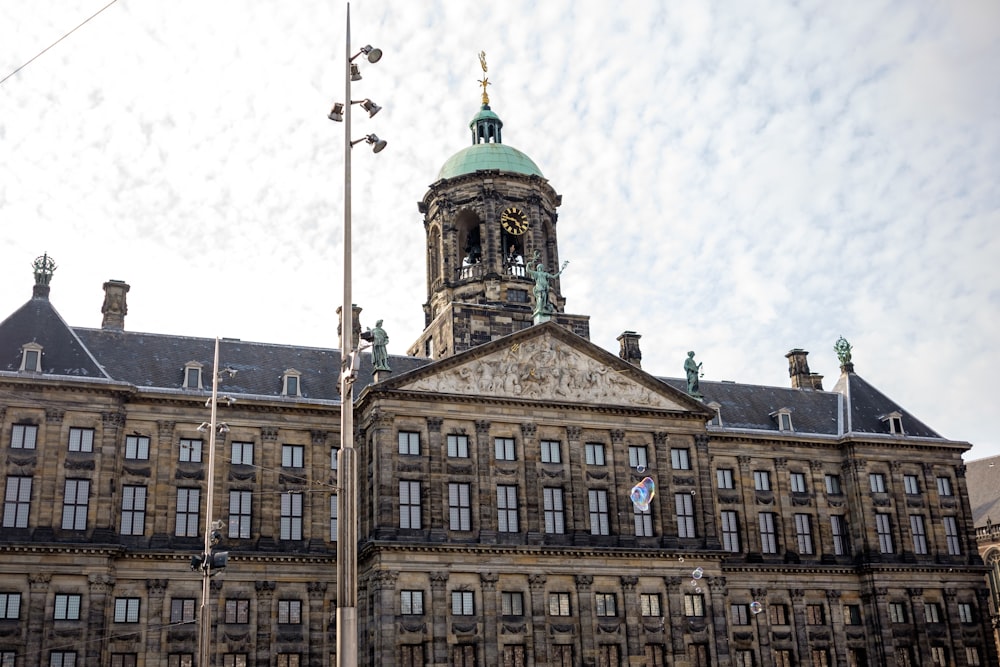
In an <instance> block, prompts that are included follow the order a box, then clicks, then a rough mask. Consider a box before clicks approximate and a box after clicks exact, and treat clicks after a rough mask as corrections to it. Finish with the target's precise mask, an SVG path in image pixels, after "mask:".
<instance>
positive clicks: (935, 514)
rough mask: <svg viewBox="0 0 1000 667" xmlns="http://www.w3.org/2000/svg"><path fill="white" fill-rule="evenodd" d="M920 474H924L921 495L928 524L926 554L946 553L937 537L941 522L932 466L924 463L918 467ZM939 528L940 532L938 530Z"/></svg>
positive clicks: (941, 526)
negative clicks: (925, 506) (925, 505)
mask: <svg viewBox="0 0 1000 667" xmlns="http://www.w3.org/2000/svg"><path fill="white" fill-rule="evenodd" d="M920 468H921V472H923V474H924V479H923V485H924V488H923V491H924V493H923V495H924V498H925V499H926V500H927V513H928V518H929V519H930V522H929V523H928V525H927V526H926V530H925V533H926V534H927V553H928V554H938V553H948V551H947V550H946V549H945V545H944V544H943V543H942V542H941V540H940V538H939V537H938V534H939V532H940V533H941V535H942V536H943V532H941V530H943V525H942V521H941V497H940V496H938V490H937V477H936V476H935V475H934V465H933V464H931V463H924V464H923V465H921V466H920ZM939 528H940V529H941V530H939Z"/></svg>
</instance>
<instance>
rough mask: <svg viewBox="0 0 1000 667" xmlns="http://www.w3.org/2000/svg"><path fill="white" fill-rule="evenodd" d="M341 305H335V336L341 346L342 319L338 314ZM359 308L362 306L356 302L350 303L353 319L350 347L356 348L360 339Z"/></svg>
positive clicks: (341, 307)
mask: <svg viewBox="0 0 1000 667" xmlns="http://www.w3.org/2000/svg"><path fill="white" fill-rule="evenodd" d="M342 309H343V306H337V337H338V338H339V339H340V341H341V343H340V344H341V348H343V344H344V343H343V331H341V329H343V328H344V319H343V318H342V317H341V316H340V311H341V310H342ZM361 310H362V308H361V307H360V306H359V305H358V304H356V303H355V304H351V312H352V313H354V315H353V316H352V317H353V320H352V322H351V325H352V326H351V349H352V350H356V349H358V342H359V341H360V339H361Z"/></svg>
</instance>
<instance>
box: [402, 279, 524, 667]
mask: <svg viewBox="0 0 1000 667" xmlns="http://www.w3.org/2000/svg"><path fill="white" fill-rule="evenodd" d="M518 291H522V290H518ZM508 293H509V291H508ZM526 656H527V650H526V648H525V646H524V644H507V645H506V646H504V647H503V654H502V656H501V662H500V664H501V665H502V667H527V665H528V658H527V657H526ZM422 665H423V663H421V666H422Z"/></svg>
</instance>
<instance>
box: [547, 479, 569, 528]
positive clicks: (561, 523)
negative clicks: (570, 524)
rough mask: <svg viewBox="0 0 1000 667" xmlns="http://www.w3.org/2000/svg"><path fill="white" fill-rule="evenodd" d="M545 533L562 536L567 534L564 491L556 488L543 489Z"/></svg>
mask: <svg viewBox="0 0 1000 667" xmlns="http://www.w3.org/2000/svg"><path fill="white" fill-rule="evenodd" d="M542 501H543V505H544V508H543V511H544V515H545V516H544V518H545V532H546V533H548V534H549V535H562V534H563V533H565V532H566V513H565V507H564V505H563V490H562V489H559V488H554V487H546V488H544V489H542Z"/></svg>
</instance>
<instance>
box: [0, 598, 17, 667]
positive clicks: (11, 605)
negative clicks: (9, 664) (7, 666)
mask: <svg viewBox="0 0 1000 667" xmlns="http://www.w3.org/2000/svg"><path fill="white" fill-rule="evenodd" d="M20 616H21V594H20V593H0V620H17V619H18V618H20ZM0 667H2V665H0Z"/></svg>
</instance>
